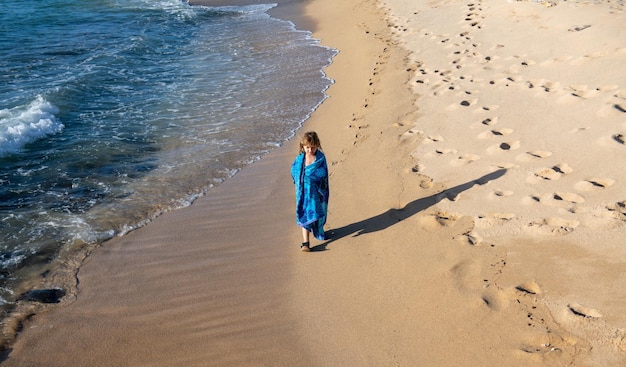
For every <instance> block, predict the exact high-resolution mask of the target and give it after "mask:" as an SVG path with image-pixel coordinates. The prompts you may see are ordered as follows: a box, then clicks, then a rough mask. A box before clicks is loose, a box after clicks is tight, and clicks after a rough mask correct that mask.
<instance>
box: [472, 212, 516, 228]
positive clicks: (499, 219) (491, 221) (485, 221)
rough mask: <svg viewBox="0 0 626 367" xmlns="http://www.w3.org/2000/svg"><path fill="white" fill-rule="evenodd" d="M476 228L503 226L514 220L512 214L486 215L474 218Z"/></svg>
mask: <svg viewBox="0 0 626 367" xmlns="http://www.w3.org/2000/svg"><path fill="white" fill-rule="evenodd" d="M476 218H477V219H476V227H477V228H489V227H493V226H496V225H503V224H505V223H507V222H509V221H511V220H513V219H514V218H515V214H513V213H486V214H480V215H478V216H477V217H476Z"/></svg>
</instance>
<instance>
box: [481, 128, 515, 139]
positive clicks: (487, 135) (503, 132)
mask: <svg viewBox="0 0 626 367" xmlns="http://www.w3.org/2000/svg"><path fill="white" fill-rule="evenodd" d="M512 133H513V129H494V130H489V131H484V132H482V133H480V134H478V138H479V139H487V138H491V137H494V136H504V135H509V134H512Z"/></svg>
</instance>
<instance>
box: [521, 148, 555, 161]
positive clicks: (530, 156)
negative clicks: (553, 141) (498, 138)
mask: <svg viewBox="0 0 626 367" xmlns="http://www.w3.org/2000/svg"><path fill="white" fill-rule="evenodd" d="M550 156H552V152H549V151H547V150H533V151H530V152H526V153H524V154H520V155H518V156H517V158H516V159H517V160H518V161H521V162H530V161H533V160H536V159H542V158H548V157H550Z"/></svg>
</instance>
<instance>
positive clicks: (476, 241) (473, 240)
mask: <svg viewBox="0 0 626 367" xmlns="http://www.w3.org/2000/svg"><path fill="white" fill-rule="evenodd" d="M455 239H456V240H458V241H460V242H462V243H464V244H468V245H471V246H479V245H480V244H481V243H482V242H483V238H482V236H481V235H479V234H478V233H476V231H471V232H467V233H463V234H462V235H460V236H456V237H455Z"/></svg>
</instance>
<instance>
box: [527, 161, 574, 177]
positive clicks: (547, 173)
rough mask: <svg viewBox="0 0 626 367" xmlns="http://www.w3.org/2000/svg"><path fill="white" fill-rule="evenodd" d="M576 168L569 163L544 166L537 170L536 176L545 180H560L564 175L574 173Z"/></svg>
mask: <svg viewBox="0 0 626 367" xmlns="http://www.w3.org/2000/svg"><path fill="white" fill-rule="evenodd" d="M573 171H574V170H573V169H572V168H571V167H570V166H569V165H568V164H567V163H561V164H557V165H556V166H554V167H552V168H544V169H541V170H539V171H538V172H535V176H537V177H540V178H543V179H544V180H558V179H559V178H561V176H563V175H567V174H569V173H572V172H573Z"/></svg>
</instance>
